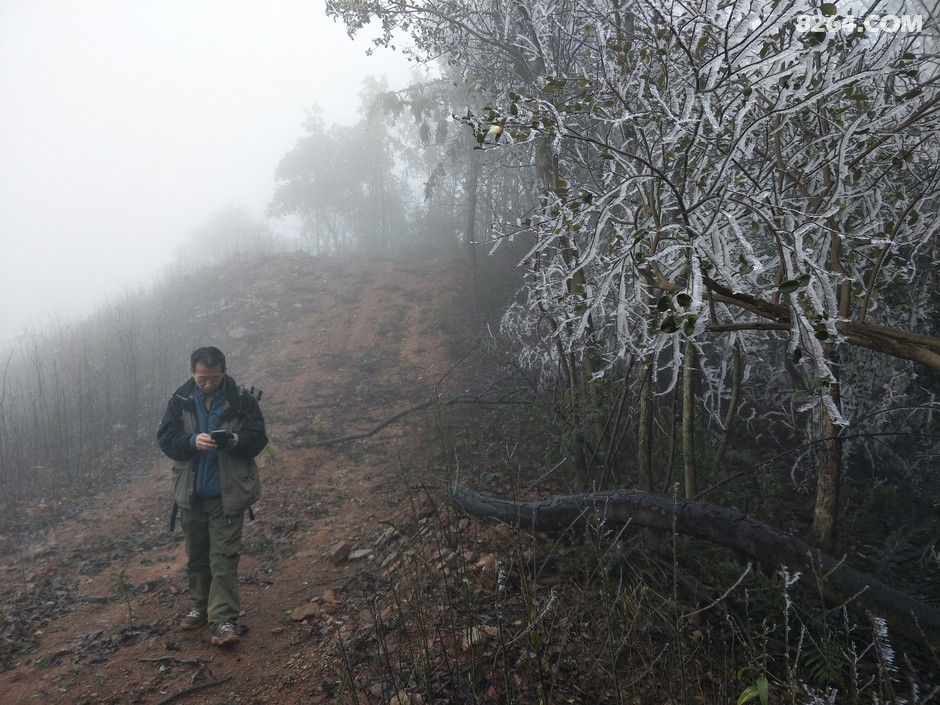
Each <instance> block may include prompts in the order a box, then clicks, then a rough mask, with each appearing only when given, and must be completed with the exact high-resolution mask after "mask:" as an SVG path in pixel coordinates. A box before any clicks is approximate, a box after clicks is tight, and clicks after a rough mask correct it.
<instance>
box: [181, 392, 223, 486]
mask: <svg viewBox="0 0 940 705" xmlns="http://www.w3.org/2000/svg"><path fill="white" fill-rule="evenodd" d="M195 392H196V420H197V422H198V424H199V429H198V431H197V432H196V433H195V434H194V435H193V437H192V439H191V440H190V443H192V444H193V447H195V445H196V436H197V435H198V434H200V433H210V432H211V431H215V430H217V429H218V428H219V422H220V420H221V418H222V409H223V408H224V407H225V399H226V393H225V380H224V379H223V380H222V384H221V385H220V386H219V388H218V389H217V390H215V393H214V394H213V396H212V404H211V406H210V407H209V408H208V409H206V395H205V394H203V393H202V390H201V389H199V387H196V390H195ZM221 494H222V488H221V485H220V484H219V452H218V451H216V450H204V451H201V453H200V457H199V467H198V469H197V471H196V496H197V497H219V496H221Z"/></svg>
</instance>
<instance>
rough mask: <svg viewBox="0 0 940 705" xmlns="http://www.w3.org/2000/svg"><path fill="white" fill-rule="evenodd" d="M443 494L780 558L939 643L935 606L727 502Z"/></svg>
mask: <svg viewBox="0 0 940 705" xmlns="http://www.w3.org/2000/svg"><path fill="white" fill-rule="evenodd" d="M448 498H449V499H450V501H451V502H452V503H454V504H455V505H457V506H458V507H460V508H461V509H463V510H464V511H465V512H467V513H468V514H470V515H472V516H475V517H478V518H493V519H499V520H501V521H505V522H509V523H511V524H516V525H519V526H522V527H524V528H528V529H530V530H532V531H554V530H565V529H568V528H570V527H572V526H573V525H578V524H583V523H584V522H586V521H587V520H588V519H590V518H593V517H599V518H602V519H603V520H604V521H606V522H608V523H611V524H627V523H632V524H635V525H637V526H645V527H649V528H653V529H659V530H661V531H672V530H673V529H675V531H677V532H679V533H681V534H686V535H688V536H695V537H698V538H703V539H706V540H708V541H712V542H714V543H717V544H720V545H723V546H726V547H728V548H730V549H732V550H735V551H737V552H739V553H742V554H743V555H745V556H747V557H748V558H751V559H753V560H755V561H757V562H759V563H761V564H763V565H765V566H767V567H768V568H770V569H772V570H777V569H778V568H779V567H780V566H786V567H787V568H788V569H790V570H791V571H794V570H797V571H801V572H803V573H804V574H806V576H807V577H806V578H805V580H809V581H818V583H819V586H820V588H821V589H822V591H823V594H824V595H825V596H826V597H827V599H832V600H835V601H840V602H845V603H846V604H847V605H848V606H849V607H851V608H853V609H856V610H858V611H859V612H860V613H862V614H864V611H865V610H871V611H872V612H874V613H876V614H878V615H880V616H882V617H884V618H885V619H886V620H887V621H888V623H889V624H890V625H891V627H892V629H894V630H895V631H897V632H898V633H900V634H903V635H904V636H906V637H907V638H909V639H911V640H912V641H914V642H918V643H919V642H922V641H923V640H924V639H926V640H927V641H928V643H929V644H930V645H932V646H933V647H934V648H937V647H940V609H937V608H935V607H932V606H930V605H926V604H924V603H921V602H918V601H917V600H914V599H913V598H911V597H910V596H908V595H906V594H904V593H903V592H900V591H899V590H895V589H894V588H892V587H890V586H888V585H886V584H884V583H882V582H881V581H879V580H877V579H876V578H873V577H872V576H870V575H866V574H864V573H862V572H860V571H858V570H855V569H854V568H850V567H849V566H847V565H845V562H844V561H843V560H836V559H834V558H832V557H830V556H828V555H826V554H824V553H823V552H821V551H820V550H819V549H817V548H815V547H813V546H811V545H809V544H807V543H806V542H804V541H802V540H801V539H799V538H798V537H796V536H794V535H792V534H787V533H783V532H781V531H778V530H776V529H774V528H773V527H771V526H770V525H768V524H765V523H764V522H762V521H759V520H757V519H754V518H753V517H750V516H748V515H746V514H741V513H740V512H736V511H734V510H732V509H726V508H725V507H720V506H718V505H715V504H708V503H706V502H699V501H694V500H683V499H675V498H673V497H670V496H668V495H661V494H656V493H652V492H641V491H639V490H613V491H609V492H592V493H585V494H578V495H566V496H556V497H550V498H548V499H543V500H534V501H529V502H517V501H513V500H509V499H502V498H499V497H491V496H489V495H485V494H483V493H480V492H477V491H475V490H472V489H470V488H468V487H465V486H463V485H459V484H455V485H452V486H451V487H450V488H449V491H448ZM813 589H816V585H815V584H813Z"/></svg>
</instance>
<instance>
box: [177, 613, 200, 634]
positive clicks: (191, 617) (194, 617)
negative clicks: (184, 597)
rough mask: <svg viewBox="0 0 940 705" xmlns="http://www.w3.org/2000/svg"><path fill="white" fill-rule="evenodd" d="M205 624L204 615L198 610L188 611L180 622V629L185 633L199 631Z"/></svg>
mask: <svg viewBox="0 0 940 705" xmlns="http://www.w3.org/2000/svg"><path fill="white" fill-rule="evenodd" d="M205 623H206V615H205V614H204V613H202V612H200V611H199V610H190V611H189V614H187V615H185V616H184V617H183V618H182V619H181V620H180V629H185V630H187V631H189V630H192V629H199V627H201V626H202V625H203V624H205Z"/></svg>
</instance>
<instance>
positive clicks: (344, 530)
mask: <svg viewBox="0 0 940 705" xmlns="http://www.w3.org/2000/svg"><path fill="white" fill-rule="evenodd" d="M269 269H271V271H261V272H256V273H255V276H254V283H252V284H250V285H249V286H248V287H247V288H246V290H245V292H243V293H241V294H240V295H239V296H240V299H241V300H240V301H238V306H237V308H238V318H237V319H236V318H234V317H233V316H232V315H230V314H228V313H227V312H226V311H227V307H226V306H219V307H217V310H215V311H210V312H207V317H208V318H209V319H210V323H211V327H212V329H213V330H214V331H215V332H216V334H217V336H218V337H217V338H214V339H216V340H218V341H219V343H218V344H219V345H220V347H223V349H225V351H226V353H227V355H228V357H229V371H230V373H231V374H232V375H233V376H235V378H236V379H237V380H238V381H239V382H242V383H250V384H253V385H257V386H259V387H261V388H263V389H264V397H263V399H262V408H263V409H264V411H265V414H266V418H267V422H268V431H269V436H270V438H271V441H272V444H271V448H270V452H268V453H266V454H265V455H264V456H263V461H264V466H263V469H262V472H263V482H264V495H263V498H262V501H261V502H260V503H259V504H258V505H257V506H256V508H255V513H256V519H255V521H254V522H252V523H249V524H247V528H246V532H245V536H244V550H245V553H244V556H243V560H242V564H241V576H242V577H241V594H242V609H243V612H244V614H243V616H242V617H241V619H240V622H239V624H240V627H241V629H242V630H243V634H242V637H241V641H240V643H239V644H237V645H236V646H234V647H233V648H226V649H220V648H218V647H213V646H212V645H210V643H209V636H208V633H207V632H205V631H202V630H199V631H196V632H184V631H181V630H179V629H178V627H177V623H178V619H179V617H180V615H181V614H183V613H184V612H185V611H186V610H187V608H188V603H187V598H186V582H185V573H184V549H183V544H182V537H181V534H180V530H179V528H177V529H176V532H175V533H174V534H172V535H169V534H167V514H168V508H169V496H170V495H169V492H170V485H169V462H168V461H166V459H164V458H162V456H160V455H159V452H158V451H157V450H156V446H155V441H154V442H153V443H152V444H143V445H142V447H141V448H140V452H139V456H135V457H129V458H127V463H126V467H125V468H124V469H123V472H122V474H121V476H120V477H119V478H116V480H115V482H114V483H113V484H112V485H111V486H110V487H109V488H107V490H104V491H102V492H101V493H99V494H97V495H96V496H94V497H93V498H91V499H89V500H88V501H87V502H86V503H85V504H84V507H83V511H81V513H80V514H78V515H73V516H71V517H70V518H65V519H61V518H56V517H55V516H54V515H52V514H46V513H43V512H42V511H37V512H36V518H35V521H36V523H37V525H39V526H41V527H42V529H41V530H37V531H36V532H35V533H34V534H33V535H32V536H31V538H30V539H29V540H22V539H18V540H16V541H14V540H10V537H5V538H7V539H8V540H6V541H4V542H2V544H0V545H2V548H3V552H4V554H5V555H4V556H3V560H2V561H0V581H2V582H0V590H2V592H0V604H2V606H3V614H4V617H3V620H4V623H3V638H4V643H3V647H4V653H5V654H7V661H6V662H5V663H4V664H3V670H2V671H0V702H2V703H4V704H5V705H6V704H13V703H27V702H29V703H32V702H47V703H88V704H92V703H95V704H97V703H151V704H152V703H165V702H186V703H252V704H255V703H258V704H260V703H266V704H274V703H317V702H323V701H330V702H336V701H348V702H380V701H383V699H384V700H386V701H388V699H389V698H390V697H392V698H394V697H397V698H398V699H397V700H395V702H422V700H421V697H420V695H417V694H415V695H412V696H409V695H406V694H405V693H404V692H402V693H400V694H397V695H396V692H397V690H396V686H394V684H390V683H387V682H382V681H381V680H378V679H377V677H375V678H373V677H370V676H369V675H368V674H367V673H362V674H359V675H357V673H356V666H355V663H352V662H351V660H350V654H349V653H347V652H346V650H345V649H346V647H345V646H340V645H344V644H345V645H349V644H354V643H356V641H357V640H359V641H361V636H362V635H364V634H367V633H373V634H374V631H375V629H376V626H377V625H380V624H383V623H387V620H388V618H389V617H390V614H385V615H382V614H376V609H377V607H376V605H377V604H378V602H377V600H375V599H373V597H374V595H376V594H378V593H380V592H381V589H382V587H381V586H382V584H383V581H386V582H387V581H388V579H389V576H394V575H396V574H397V573H398V572H400V571H402V570H407V564H408V560H409V556H413V553H414V551H413V549H412V548H411V539H412V538H413V537H417V536H420V534H421V532H423V531H429V530H430V527H431V525H432V524H434V525H437V524H438V522H437V516H438V508H437V507H436V506H435V503H434V502H433V501H431V500H430V499H428V498H427V495H426V493H424V492H423V491H422V490H421V489H420V487H419V486H420V485H421V484H422V483H423V482H424V480H423V479H422V478H421V477H419V474H418V473H419V472H420V470H419V469H418V466H416V465H415V464H414V463H415V460H416V451H417V449H418V448H419V447H420V446H421V441H420V438H421V435H422V433H423V430H422V423H421V414H412V415H409V416H406V417H403V418H401V419H400V420H398V421H396V422H395V423H393V424H390V425H388V426H387V427H385V428H383V429H382V430H381V431H380V432H378V433H375V434H374V435H371V436H368V437H367V438H364V439H361V440H354V441H347V442H344V443H340V444H336V445H319V446H318V445H317V442H319V441H323V440H325V439H330V438H334V437H337V436H342V435H345V434H350V433H362V432H369V431H370V430H372V429H373V428H374V427H375V426H377V425H378V424H380V423H381V422H382V421H384V420H385V419H387V418H389V417H391V416H392V415H394V414H396V413H398V412H400V411H402V410H405V409H408V408H411V407H413V406H415V405H416V404H419V403H420V402H422V401H425V400H427V399H428V398H429V395H430V394H431V392H432V389H433V387H434V385H435V383H436V382H437V381H438V380H439V379H441V378H442V377H444V376H445V375H446V373H447V372H448V370H449V368H450V367H451V366H452V365H453V363H454V350H453V348H452V344H453V339H452V337H451V334H450V332H452V331H454V330H457V329H459V328H460V327H461V325H462V324H461V321H460V320H459V316H460V314H459V310H460V300H461V298H462V296H463V294H462V291H465V290H466V288H465V282H464V281H463V280H462V275H461V274H460V269H459V267H456V266H449V265H442V264H441V263H433V264H432V263H407V264H406V263H396V262H392V261H378V262H358V261H345V262H325V261H318V260H314V259H312V258H308V257H301V256H298V257H286V258H285V257H282V258H279V259H278V260H277V261H276V262H275V263H273V264H270V265H269ZM272 275H274V276H272ZM185 372H186V370H185V362H183V363H182V364H181V373H182V377H181V380H179V381H182V379H183V378H184V377H185ZM168 393H169V390H168ZM155 427H156V420H154V428H155ZM381 609H386V610H387V609H388V608H387V607H383V608H381ZM357 635H359V636H358V639H357ZM430 646H431V647H432V648H433V646H434V645H433V644H431V645H430ZM10 654H13V655H12V657H11V656H10ZM390 691H391V692H390Z"/></svg>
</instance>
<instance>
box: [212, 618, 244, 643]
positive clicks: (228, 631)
mask: <svg viewBox="0 0 940 705" xmlns="http://www.w3.org/2000/svg"><path fill="white" fill-rule="evenodd" d="M237 641H238V631H236V629H235V624H234V623H233V622H220V623H219V624H216V625H215V626H214V627H212V643H213V644H215V645H216V646H224V645H225V644H234V643H235V642H237Z"/></svg>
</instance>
